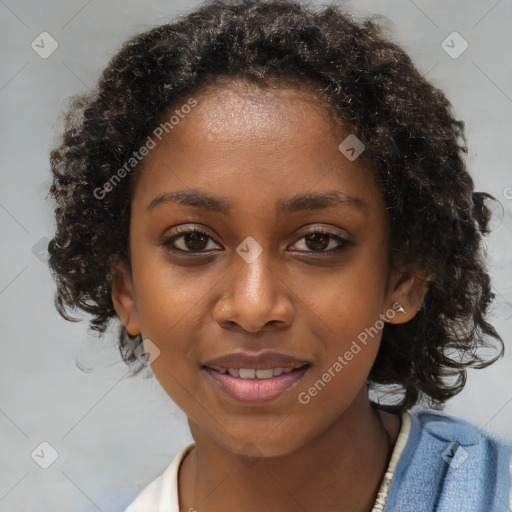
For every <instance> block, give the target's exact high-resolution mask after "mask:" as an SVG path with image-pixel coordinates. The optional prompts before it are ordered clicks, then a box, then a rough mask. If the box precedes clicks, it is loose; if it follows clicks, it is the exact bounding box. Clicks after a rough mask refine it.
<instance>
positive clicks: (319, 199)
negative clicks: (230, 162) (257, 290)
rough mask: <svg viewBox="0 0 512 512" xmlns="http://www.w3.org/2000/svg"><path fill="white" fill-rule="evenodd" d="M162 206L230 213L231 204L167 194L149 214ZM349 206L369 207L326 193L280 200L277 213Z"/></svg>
mask: <svg viewBox="0 0 512 512" xmlns="http://www.w3.org/2000/svg"><path fill="white" fill-rule="evenodd" d="M162 203H176V204H183V205H186V206H193V207H195V208H200V209H202V210H206V211H211V212H215V213H221V214H223V215H226V216H229V215H230V214H231V203H230V201H229V200H228V199H226V198H224V197H217V196H214V195H211V194H209V193H208V192H204V191H201V190H197V189H186V190H177V191H172V192H164V193H163V194H159V195H158V196H156V197H155V198H154V199H153V200H152V201H151V202H150V203H149V205H148V207H147V211H151V210H153V208H155V207H156V206H157V205H159V204H162ZM340 205H348V206H353V207H356V208H357V209H358V210H360V211H361V212H362V213H366V209H367V204H366V203H365V202H364V201H363V200H362V199H361V198H359V197H354V196H349V195H347V194H345V193H343V192H340V191H339V190H331V191H327V192H310V193H307V194H296V195H295V196H292V197H289V198H286V199H280V200H278V201H277V202H276V213H277V214H291V213H295V212H298V211H303V210H322V209H325V208H331V207H333V206H340Z"/></svg>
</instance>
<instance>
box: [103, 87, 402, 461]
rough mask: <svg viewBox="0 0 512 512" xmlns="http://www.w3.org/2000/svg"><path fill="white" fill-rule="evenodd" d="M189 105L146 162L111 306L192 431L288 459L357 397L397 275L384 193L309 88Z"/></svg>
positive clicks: (234, 94)
mask: <svg viewBox="0 0 512 512" xmlns="http://www.w3.org/2000/svg"><path fill="white" fill-rule="evenodd" d="M194 97H195V99H196V101H197V106H195V107H194V108H192V109H191V111H190V113H188V114H187V115H183V112H184V110H181V112H182V116H180V121H179V123H177V124H175V125H174V127H173V128H172V130H169V133H166V132H165V131H164V132H163V133H164V136H163V137H162V140H161V141H158V140H157V139H155V140H156V142H157V144H156V147H154V148H153V149H151V150H150V151H149V154H148V155H147V156H146V157H145V159H144V162H143V165H144V168H143V170H142V173H141V175H140V176H139V179H138V181H137V184H136V188H135V191H134V194H133V197H132V201H131V221H130V222H131V223H130V250H131V272H132V276H131V277H132V279H131V280H130V279H129V277H128V275H127V274H126V273H125V274H124V278H121V279H118V280H117V281H116V284H115V285H114V289H113V290H114V293H113V297H114V304H115V306H116V309H117V311H118V314H119V316H120V317H121V319H122V320H123V322H124V324H125V326H126V328H127V330H128V332H130V333H131V334H138V333H139V332H141V333H142V336H143V338H144V339H145V347H146V349H147V350H148V352H149V354H150V359H153V358H154V356H155V355H156V354H157V353H158V352H157V351H155V350H154V346H156V347H157V348H158V350H159V353H158V355H157V357H156V358H154V360H153V361H152V369H153V371H154V374H155V375H156V377H157V379H158V381H159V382H160V384H161V385H162V387H163V388H164V389H165V391H166V392H167V393H168V395H169V396H170V397H171V398H172V399H173V400H174V401H175V402H176V404H177V405H178V406H179V407H180V408H181V409H182V410H183V411H184V412H185V413H186V414H187V416H188V418H189V423H190V426H191V429H192V433H193V434H197V435H205V436H208V438H210V439H213V440H214V441H215V442H216V443H217V444H219V445H221V446H223V447H225V448H226V449H229V450H232V451H235V452H239V453H246V454H247V455H253V454H255V453H261V454H264V455H268V456H271V455H279V454H285V453H290V452H291V451H293V450H295V449H297V448H298V447H300V446H301V445H304V444H305V443H307V442H308V441H310V440H312V439H313V438H314V437H316V436H318V435H319V434H320V433H322V432H323V431H325V430H326V429H328V428H329V427H330V426H332V425H333V424H334V423H335V422H336V421H337V420H338V418H340V417H341V416H342V415H343V414H344V412H345V411H346V410H347V409H348V407H349V406H351V404H352V405H353V403H355V401H356V400H359V401H360V400H368V398H367V394H366V378H367V376H368V374H369V372H370V369H371V367H372V364H373V362H374V360H375V357H376V354H377V350H378V347H379V342H380V337H381V330H382V326H383V322H382V316H381V315H383V314H384V313H386V312H389V311H390V308H391V307H392V304H393V302H394V300H395V299H396V296H393V291H394V290H395V288H396V286H395V285H396V283H397V280H398V277H399V276H398V275H397V276H395V274H390V273H389V269H388V251H389V248H388V245H387V240H388V229H389V226H388V219H387V215H386V210H385V204H384V200H383V196H382V194H381V192H380V191H379V189H378V188H377V186H376V185H375V184H374V182H373V181H372V179H371V175H370V174H369V172H368V171H367V169H365V168H364V167H363V165H362V163H361V162H360V160H359V159H358V158H356V159H349V158H347V156H345V155H346V154H347V155H349V156H351V157H352V155H351V152H350V151H349V152H348V153H345V154H344V153H343V152H342V151H341V150H340V149H339V147H338V146H339V145H340V143H342V142H343V140H344V139H345V138H346V137H347V136H348V132H345V133H344V132H342V131H340V129H339V127H338V128H337V127H336V126H335V125H333V124H332V122H331V121H330V120H329V117H328V116H327V115H326V113H325V111H324V110H323V108H322V107H320V106H319V105H317V104H316V103H315V101H314V98H313V97H312V96H310V95H309V94H307V93H304V92H299V91H294V90H291V89H286V90H273V91H269V92H263V91H261V90H259V89H254V88H253V89H245V88H243V87H242V86H238V87H235V85H233V87H232V88H229V89H224V88H220V87H219V88H213V87H212V88H210V89H209V90H208V91H206V90H203V91H202V92H201V93H200V94H198V95H195V96H194ZM183 103H184V104H185V103H186V100H185V101H184V102H183ZM179 107H180V106H179V105H178V106H177V107H175V108H176V109H178V110H179ZM185 110H186V111H188V109H185ZM173 111H174V109H173ZM172 113H173V112H170V113H169V116H168V117H170V116H171V115H172ZM153 138H154V137H153ZM178 192H179V193H180V197H181V199H176V200H173V196H172V194H176V193H178ZM194 229H195V230H197V231H199V232H200V233H199V234H190V232H191V231H192V230H194ZM388 277H389V279H390V282H389V292H387V291H386V284H387V280H388ZM393 313H394V311H393ZM396 316H397V318H398V317H399V316H400V313H397V315H396ZM404 319H405V318H404ZM394 321H397V320H396V318H395V320H394ZM368 330H370V331H368ZM368 332H370V333H371V334H373V336H372V335H371V334H370V335H369V334H368ZM363 333H366V343H363V342H362V340H363V339H364V338H365V335H364V334H363ZM149 340H150V341H149ZM357 347H359V350H358V348H357ZM336 363H337V364H336ZM240 368H242V371H241V372H240V370H239V369H240ZM255 370H257V372H256V371H255ZM237 372H238V375H237ZM326 374H329V375H330V378H329V375H328V376H327V377H326ZM315 383H316V384H315ZM315 390H316V392H315Z"/></svg>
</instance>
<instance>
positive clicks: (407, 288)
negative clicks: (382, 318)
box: [386, 271, 428, 324]
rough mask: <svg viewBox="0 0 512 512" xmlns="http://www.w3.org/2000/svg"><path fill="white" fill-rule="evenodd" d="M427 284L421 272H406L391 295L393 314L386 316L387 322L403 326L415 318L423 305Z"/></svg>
mask: <svg viewBox="0 0 512 512" xmlns="http://www.w3.org/2000/svg"><path fill="white" fill-rule="evenodd" d="M427 283H428V279H426V278H425V277H424V276H422V275H421V273H419V272H412V271H409V272H404V273H403V274H402V276H401V277H400V279H399V280H398V281H397V282H396V284H395V287H394V291H393V292H392V293H391V299H390V300H391V305H392V308H391V309H392V311H393V313H391V314H386V318H387V321H388V322H389V323H393V324H402V323H405V322H408V321H409V320H411V319H412V318H414V317H415V316H416V313H417V312H418V311H419V310H420V309H421V306H422V304H423V300H424V298H425V294H426V293H427ZM388 313H390V312H388Z"/></svg>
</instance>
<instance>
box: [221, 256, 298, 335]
mask: <svg viewBox="0 0 512 512" xmlns="http://www.w3.org/2000/svg"><path fill="white" fill-rule="evenodd" d="M222 283H223V284H224V290H223V294H222V297H221V298H220V299H219V300H218V301H217V303H216V304H215V307H214V311H213V314H214V318H215V320H216V321H217V322H218V324H219V325H220V326H221V327H223V328H225V329H231V330H237V329H238V330H243V331H247V332H251V333H256V332H258V331H261V330H266V329H275V328H278V327H279V328H284V327H287V326H289V325H291V322H292V320H293V316H294V306H293V301H292V296H293V293H292V291H291V289H290V285H289V283H286V282H285V278H284V277H283V276H280V275H279V272H278V270H277V266H275V265H274V266H273V267H272V268H271V266H270V265H269V260H268V258H267V256H266V254H265V251H263V253H262V254H261V255H260V256H259V257H258V258H257V259H256V260H255V261H252V262H251V263H248V262H247V261H245V260H244V259H243V258H241V257H240V256H238V254H237V255H236V256H235V260H234V262H233V265H232V267H231V269H230V272H229V274H228V275H227V276H226V277H225V278H224V279H223V280H222Z"/></svg>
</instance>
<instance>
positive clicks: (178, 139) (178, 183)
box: [142, 81, 375, 196]
mask: <svg viewBox="0 0 512 512" xmlns="http://www.w3.org/2000/svg"><path fill="white" fill-rule="evenodd" d="M193 98H194V100H195V101H196V102H197V104H196V106H195V107H194V108H193V109H191V110H190V109H187V110H190V112H188V113H187V114H186V115H181V116H180V120H179V123H177V124H176V125H175V126H174V127H173V128H172V130H169V132H167V133H166V132H164V133H163V136H162V139H161V141H159V142H158V144H157V145H156V147H155V148H154V149H152V150H151V152H150V154H149V155H148V156H147V157H146V158H145V160H144V161H143V171H142V182H145V183H142V185H143V186H144V188H147V187H150V188H151V189H152V191H155V190H156V189H157V188H160V189H162V190H161V191H160V193H162V192H167V190H163V189H164V188H165V187H167V188H175V189H178V188H179V189H184V188H186V187H189V188H205V187H206V188H212V189H213V188H215V189H220V188H223V187H222V183H223V182H224V183H226V182H227V184H226V186H225V187H224V188H225V189H226V187H227V189H226V190H225V191H227V192H229V189H230V188H231V190H233V184H236V186H237V190H242V188H243V187H248V189H251V187H262V188H264V189H269V188H272V189H277V190H278V191H281V190H282V192H283V194H284V195H286V196H291V195H293V190H292V189H295V191H297V190H300V189H302V190H306V189H312V188H314V187H315V184H316V183H319V182H320V181H322V183H321V184H319V185H320V188H321V189H323V190H327V189H333V188H336V185H337V184H338V183H339V181H340V180H339V178H340V177H341V175H342V174H343V171H344V174H345V177H347V176H348V175H349V174H351V175H352V177H353V175H354V174H356V175H357V176H358V180H359V181H363V182H364V183H365V184H366V185H368V184H370V185H371V186H372V187H374V185H375V184H374V180H373V173H372V172H370V171H369V170H368V169H367V168H366V167H365V166H364V165H363V164H362V163H361V161H358V160H356V161H349V160H348V159H347V158H346V157H345V156H344V155H343V154H342V153H341V152H340V150H339V148H338V146H339V145H340V143H341V142H342V141H343V140H344V139H345V138H346V137H347V135H348V134H349V133H350V131H349V130H348V128H347V127H344V126H343V124H342V123H341V121H339V120H337V119H335V117H334V116H333V114H332V112H331V111H330V110H329V109H328V107H327V106H326V104H325V98H323V97H322V96H321V94H319V93H318V92H317V91H316V90H315V89H314V88H312V87H305V86H304V85H301V86H299V87H292V86H288V85H286V84H279V85H275V84H274V85H271V86H269V87H266V88H263V89H262V88H260V87H259V86H257V85H255V84H249V83H246V82H243V81H242V82H240V81H239V82H236V81H233V82H229V83H223V82H221V83H212V84H209V85H207V86H205V87H203V88H202V89H200V90H199V91H198V92H197V93H196V94H194V95H193ZM188 100H189V98H187V97H185V98H184V99H182V100H181V101H180V102H177V103H175V104H174V105H173V106H172V107H170V108H169V109H168V111H167V112H166V113H165V115H164V116H163V118H162V119H164V120H165V119H168V118H170V117H171V116H172V115H173V113H176V112H178V113H179V111H180V107H181V106H182V105H185V104H186V103H187V101H188ZM340 172H341V174H340ZM144 175H146V176H144ZM349 188H350V187H349ZM286 192H289V193H286ZM343 192H345V193H346V194H348V195H351V191H350V190H343ZM223 195H226V194H223Z"/></svg>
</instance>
